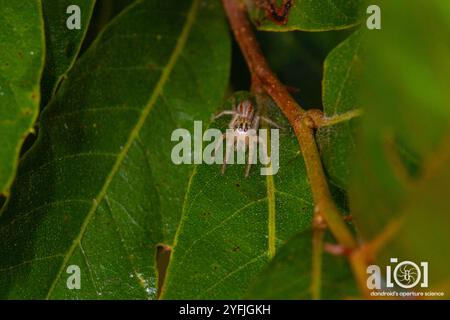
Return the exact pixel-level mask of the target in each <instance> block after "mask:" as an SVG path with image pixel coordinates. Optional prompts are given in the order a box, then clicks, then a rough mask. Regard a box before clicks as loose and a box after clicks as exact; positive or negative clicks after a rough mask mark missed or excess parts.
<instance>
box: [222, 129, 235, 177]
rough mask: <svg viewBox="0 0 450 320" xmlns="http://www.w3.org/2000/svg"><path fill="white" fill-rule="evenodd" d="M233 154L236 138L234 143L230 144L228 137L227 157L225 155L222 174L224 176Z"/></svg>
mask: <svg viewBox="0 0 450 320" xmlns="http://www.w3.org/2000/svg"><path fill="white" fill-rule="evenodd" d="M229 146H230V147H229ZM232 152H234V136H233V143H230V144H229V143H228V137H227V143H226V155H225V159H224V161H223V164H222V170H221V174H222V175H224V173H225V167H226V165H227V163H228V158H229V157H230V155H231V153H232Z"/></svg>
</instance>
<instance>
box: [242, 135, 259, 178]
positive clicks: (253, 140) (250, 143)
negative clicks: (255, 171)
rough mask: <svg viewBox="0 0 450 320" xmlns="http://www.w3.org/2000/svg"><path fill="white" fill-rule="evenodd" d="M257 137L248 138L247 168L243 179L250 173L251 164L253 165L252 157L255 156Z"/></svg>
mask: <svg viewBox="0 0 450 320" xmlns="http://www.w3.org/2000/svg"><path fill="white" fill-rule="evenodd" d="M256 137H257V136H250V137H249V139H248V163H247V166H246V168H245V177H246V178H247V177H248V174H249V173H250V168H251V166H252V164H254V163H253V162H254V156H255V151H256V150H257V148H255V146H256V144H257V143H258V140H257V138H256Z"/></svg>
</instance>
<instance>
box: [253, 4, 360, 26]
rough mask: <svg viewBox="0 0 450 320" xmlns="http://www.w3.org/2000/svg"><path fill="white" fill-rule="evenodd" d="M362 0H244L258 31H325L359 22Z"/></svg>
mask: <svg viewBox="0 0 450 320" xmlns="http://www.w3.org/2000/svg"><path fill="white" fill-rule="evenodd" d="M364 3H365V1H364V0H327V1H317V0H246V4H247V7H248V8H249V12H250V18H251V19H252V21H253V23H254V24H255V25H256V27H257V28H258V29H259V30H262V31H292V30H302V31H327V30H340V29H346V28H350V27H353V26H355V25H357V24H359V23H360V22H361V20H362V18H363V14H364V11H365V8H364Z"/></svg>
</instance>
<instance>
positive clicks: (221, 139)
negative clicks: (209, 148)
mask: <svg viewBox="0 0 450 320" xmlns="http://www.w3.org/2000/svg"><path fill="white" fill-rule="evenodd" d="M225 136H226V134H225V133H223V134H222V135H221V136H220V140H219V141H218V142H217V145H216V148H215V149H214V157H213V160H215V159H216V155H217V151H219V148H220V147H221V146H222V145H223V140H224V139H225ZM222 155H223V152H222Z"/></svg>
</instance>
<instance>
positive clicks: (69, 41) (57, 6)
mask: <svg viewBox="0 0 450 320" xmlns="http://www.w3.org/2000/svg"><path fill="white" fill-rule="evenodd" d="M71 5H77V6H79V7H80V9H81V30H77V29H74V30H69V29H68V28H67V26H66V21H67V19H68V18H69V16H70V14H67V8H68V7H69V6H71ZM94 5H95V0H58V1H54V0H42V9H43V12H44V21H45V35H46V64H45V70H44V74H43V76H42V104H43V105H44V106H45V105H47V103H48V101H49V100H50V99H51V97H52V96H53V95H54V93H55V91H56V89H57V87H58V84H59V83H60V82H61V81H62V80H63V79H64V77H65V76H66V75H67V73H68V71H69V70H70V68H71V67H72V66H73V64H74V62H75V59H76V58H77V56H78V52H79V51H80V48H81V44H82V42H83V39H84V37H85V35H86V32H87V30H88V27H89V21H90V19H91V16H92V12H93V11H94Z"/></svg>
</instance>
